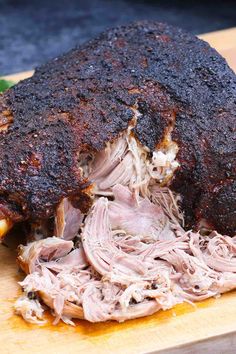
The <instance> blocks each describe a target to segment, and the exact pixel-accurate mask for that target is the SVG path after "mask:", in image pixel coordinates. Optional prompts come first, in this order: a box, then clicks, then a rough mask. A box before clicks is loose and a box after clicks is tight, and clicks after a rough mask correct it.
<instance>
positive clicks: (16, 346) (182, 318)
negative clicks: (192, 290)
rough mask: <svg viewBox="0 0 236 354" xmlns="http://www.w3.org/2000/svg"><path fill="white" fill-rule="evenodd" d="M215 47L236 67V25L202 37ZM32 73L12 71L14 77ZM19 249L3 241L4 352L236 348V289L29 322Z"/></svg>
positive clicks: (173, 353)
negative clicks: (112, 315)
mask: <svg viewBox="0 0 236 354" xmlns="http://www.w3.org/2000/svg"><path fill="white" fill-rule="evenodd" d="M200 37H201V38H203V39H205V40H206V41H208V42H209V43H210V44H211V45H212V46H213V47H215V48H216V49H217V50H218V51H220V52H221V54H222V55H223V56H224V57H225V58H226V59H227V60H228V62H229V64H230V65H231V67H232V68H233V69H234V70H235V71H236V28H234V29H229V30H225V31H220V32H215V33H209V34H206V35H202V36H200ZM30 75H32V72H26V73H20V74H16V75H11V76H8V79H12V80H14V81H18V80H21V79H23V78H26V77H29V76H30ZM15 257H16V255H15V252H14V251H13V250H11V249H8V248H6V247H4V246H3V245H0V268H1V276H0V353H1V354H5V353H10V354H12V353H14V354H18V353H26V354H28V353H30V354H31V353H52V354H54V353H56V354H61V353H63V354H64V353H66V354H72V353H73V354H74V353H91V354H93V353H94V354H95V353H96V354H106V353H112V354H118V353H122V354H130V353H151V352H152V353H159V354H160V353H162V354H164V353H165V354H167V353H168V354H177V353H178V354H179V353H181V354H186V353H189V354H190V353H191V354H194V353H215V354H217V353H227V354H229V353H232V354H233V353H235V352H236V291H235V292H231V293H228V294H225V295H223V296H221V297H220V298H219V299H217V300H216V299H209V300H206V301H204V302H201V303H198V304H196V306H195V307H193V306H191V305H188V304H183V305H178V306H176V307H175V308H174V309H172V310H168V311H161V312H159V313H157V314H155V315H152V316H150V317H146V318H141V319H137V320H131V321H128V322H125V323H121V324H118V323H114V322H109V323H102V324H91V323H88V322H86V321H77V323H76V324H77V326H76V327H71V326H66V325H64V324H63V323H60V324H59V325H57V326H52V325H51V318H50V315H48V324H47V325H45V326H42V327H38V326H35V325H30V324H27V323H25V322H24V321H23V320H22V318H20V317H18V316H16V315H14V313H13V308H12V307H13V303H14V300H15V299H16V297H17V296H18V295H19V294H20V289H19V286H18V285H17V281H20V280H21V279H22V278H23V274H22V273H20V272H19V270H18V267H17V265H16V262H15Z"/></svg>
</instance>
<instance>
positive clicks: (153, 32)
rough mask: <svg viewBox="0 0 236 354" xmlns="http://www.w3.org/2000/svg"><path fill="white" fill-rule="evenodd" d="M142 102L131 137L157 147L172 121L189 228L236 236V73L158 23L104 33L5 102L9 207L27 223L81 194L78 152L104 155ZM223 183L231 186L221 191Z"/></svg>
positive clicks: (1, 105) (0, 182)
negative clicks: (204, 226) (203, 225)
mask: <svg viewBox="0 0 236 354" xmlns="http://www.w3.org/2000/svg"><path fill="white" fill-rule="evenodd" d="M135 105H137V106H138V110H139V112H140V113H141V114H140V115H139V117H138V120H137V124H136V127H135V129H134V133H135V136H136V137H137V138H138V140H139V141H140V142H141V143H142V144H145V145H146V146H148V147H149V148H150V150H154V149H155V148H156V146H158V145H159V144H160V143H161V141H162V139H163V138H164V136H165V132H166V131H167V130H168V127H169V126H170V125H174V128H173V131H172V139H173V140H174V141H175V142H176V143H177V144H178V146H179V152H178V156H177V158H178V161H179V162H180V165H181V167H180V168H179V169H178V171H177V173H176V175H175V178H174V180H173V182H172V186H171V187H172V189H174V190H175V191H177V192H179V193H181V195H182V197H183V208H184V210H185V215H186V218H187V221H188V226H192V225H194V224H195V223H196V222H197V221H198V220H197V219H199V218H207V219H208V220H209V222H211V223H212V224H213V225H214V227H215V228H216V229H218V230H221V231H222V232H223V231H224V230H225V231H227V232H229V233H231V234H233V233H235V231H236V228H235V221H234V220H235V216H234V213H235V209H236V198H232V197H231V196H232V195H234V194H232V191H233V190H234V189H232V188H235V187H232V186H233V185H234V181H235V177H236V176H235V174H236V172H235V170H236V150H235V146H236V144H235V132H236V80H235V75H234V73H233V72H232V70H231V69H230V68H229V67H228V66H227V64H226V62H225V60H224V59H223V58H222V57H221V56H220V55H219V54H218V53H217V52H216V51H215V50H214V49H212V48H210V46H209V45H208V44H207V43H205V42H203V41H201V40H199V39H197V38H196V37H194V36H191V35H189V34H187V33H185V32H184V31H182V30H180V29H176V28H173V27H171V26H168V25H165V24H160V23H155V22H137V23H134V24H131V25H128V26H121V27H118V28H115V29H112V30H110V31H107V32H105V33H103V34H101V35H100V36H99V37H98V38H96V39H94V40H92V41H90V42H88V43H86V44H84V45H83V46H81V47H79V48H76V49H73V50H72V51H70V52H69V53H67V54H65V55H63V56H61V57H59V58H56V59H54V60H52V61H50V62H48V63H47V64H45V65H43V66H42V67H40V68H38V69H37V70H36V72H35V75H34V76H33V77H32V78H30V79H27V80H25V81H22V82H20V83H19V84H18V85H16V86H15V87H13V88H11V89H9V90H8V91H7V92H6V93H5V94H4V95H2V96H1V97H0V121H1V120H4V119H5V118H6V117H5V113H4V112H6V111H7V112H11V115H12V116H11V123H10V125H9V126H8V129H7V130H6V131H4V132H2V133H1V134H2V135H1V141H0V154H1V157H2V164H1V166H0V195H1V196H2V199H3V200H4V204H5V205H10V206H9V208H10V209H12V204H14V205H15V206H14V208H16V209H17V210H20V213H21V215H22V218H28V217H31V218H33V217H48V216H49V215H51V214H52V213H53V212H54V210H55V206H56V205H57V204H58V203H59V202H60V200H61V199H62V198H63V197H64V196H71V197H72V196H73V195H76V194H78V193H79V192H80V190H81V188H82V185H83V183H84V181H83V180H82V177H81V176H80V174H79V171H78V168H77V159H76V156H77V155H78V151H86V150H87V151H89V150H91V151H97V150H101V149H103V148H104V146H105V143H106V142H108V141H110V140H113V139H115V138H116V137H117V136H118V134H119V133H120V132H121V131H123V130H125V129H126V128H127V127H128V125H129V122H130V121H131V120H132V118H133V116H134V112H133V111H132V109H130V107H131V106H135ZM174 121H175V122H174ZM32 156H37V158H36V160H37V161H38V162H35V158H34V157H33V158H32ZM22 161H25V162H26V165H25V166H23V167H22ZM32 161H34V162H35V163H33V162H32ZM23 165H24V163H23ZM226 180H227V183H226V182H225V181H226ZM228 181H229V182H228ZM222 185H227V186H231V187H227V188H224V189H221V190H222V192H221V193H219V192H218V191H219V187H220V186H222ZM206 195H207V196H209V198H210V199H209V200H210V201H211V202H207V200H206V198H204V196H206ZM226 200H227V201H228V202H226V203H225V204H227V203H229V204H227V205H224V203H223V201H226ZM214 205H216V206H217V205H218V206H219V207H216V208H214ZM217 215H218V216H219V217H217ZM233 218H234V219H233ZM226 224H227V225H228V226H226Z"/></svg>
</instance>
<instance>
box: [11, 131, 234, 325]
mask: <svg viewBox="0 0 236 354" xmlns="http://www.w3.org/2000/svg"><path fill="white" fill-rule="evenodd" d="M176 152H177V149H176V147H175V146H174V143H173V142H171V139H170V141H169V145H168V146H167V145H166V147H165V149H159V150H156V151H154V152H153V153H150V152H149V150H148V148H145V147H143V146H141V145H140V143H138V142H137V141H136V139H135V138H134V137H133V135H132V133H131V130H130V129H128V130H127V131H126V132H123V133H122V134H121V135H120V137H119V138H118V139H117V140H115V141H113V142H111V143H108V144H107V146H106V148H105V149H104V150H103V151H101V152H99V153H97V154H93V155H92V154H90V155H83V156H82V158H83V161H82V160H80V161H79V165H80V168H81V170H82V173H83V174H84V176H85V177H86V178H88V179H89V180H91V182H92V183H93V184H92V191H91V195H93V205H92V207H91V208H90V210H89V211H88V212H87V213H86V214H85V215H83V214H82V213H81V212H80V211H79V209H76V208H74V207H73V206H72V204H71V203H70V202H69V201H68V200H67V199H63V200H62V202H61V204H60V205H59V206H58V208H57V211H56V216H55V229H54V230H55V232H54V234H55V236H57V237H55V236H54V237H49V238H42V239H38V240H36V241H34V242H30V243H29V244H28V245H26V246H20V247H19V257H18V261H19V264H20V266H21V268H22V269H23V270H24V271H25V272H26V273H27V274H28V275H27V276H26V278H25V279H24V280H23V281H22V282H21V283H20V285H21V286H22V288H23V290H24V294H23V296H21V297H20V298H19V299H18V300H17V301H16V304H15V309H16V313H18V314H21V315H22V316H23V318H24V319H25V320H26V321H28V322H31V323H37V324H43V323H45V320H44V318H43V312H44V307H45V306H44V305H43V304H46V305H47V306H48V307H50V308H51V309H52V313H53V315H54V316H55V321H54V323H55V324H56V323H57V322H58V321H59V320H62V321H64V322H65V323H67V324H72V325H73V324H74V322H73V321H72V319H73V318H79V319H86V320H88V321H91V322H100V321H107V320H116V321H120V322H121V321H125V320H128V319H132V318H137V317H141V316H147V315H150V314H153V313H154V312H156V311H158V310H161V309H163V310H166V309H170V308H172V307H173V306H174V305H176V304H178V303H182V302H184V301H188V302H193V301H199V300H203V299H206V298H208V297H211V296H218V295H219V294H221V293H223V292H226V291H229V290H231V289H233V288H235V287H236V237H229V236H222V235H220V234H219V233H217V232H216V231H208V233H207V234H205V235H203V234H201V233H200V232H192V231H185V230H184V229H183V226H184V225H183V223H184V218H183V215H182V213H181V212H180V209H179V202H180V197H179V196H178V195H176V194H174V193H173V192H172V191H171V190H170V189H169V188H168V187H167V186H163V184H168V181H169V180H170V178H171V176H172V175H173V173H174V170H175V169H176V168H177V167H178V165H179V164H178V162H177V161H176Z"/></svg>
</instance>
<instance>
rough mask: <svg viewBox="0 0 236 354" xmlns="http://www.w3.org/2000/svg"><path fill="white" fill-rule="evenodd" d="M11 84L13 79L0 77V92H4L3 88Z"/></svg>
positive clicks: (5, 88)
mask: <svg viewBox="0 0 236 354" xmlns="http://www.w3.org/2000/svg"><path fill="white" fill-rule="evenodd" d="M13 85H15V83H14V82H13V81H8V80H3V79H0V92H4V91H5V90H7V89H8V88H9V87H12V86H13Z"/></svg>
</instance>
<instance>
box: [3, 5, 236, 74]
mask: <svg viewBox="0 0 236 354" xmlns="http://www.w3.org/2000/svg"><path fill="white" fill-rule="evenodd" d="M137 19H155V20H158V21H162V22H169V23H171V24H173V25H176V26H180V27H182V28H185V29H186V30H188V31H190V32H192V33H194V34H199V33H205V32H209V31H215V30H219V29H223V28H227V27H233V26H236V1H233V0H232V1H217V0H215V1H212V0H210V1H207V0H205V1H202V0H198V1H192V0H187V1H178V0H177V1H174V0H173V1H169V0H165V1H164V0H162V1H158V0H146V1H144V0H116V1H115V0H87V1H86V0H42V1H40V0H0V75H4V74H9V73H14V72H19V71H23V70H30V69H32V68H35V67H36V66H37V65H39V64H40V63H42V62H45V61H46V60H47V59H48V58H52V57H55V56H57V55H58V54H59V53H62V52H65V51H67V50H68V49H69V48H71V47H73V46H75V45H77V44H80V43H82V42H84V41H85V40H87V39H89V38H91V37H93V36H94V35H95V34H97V33H99V32H101V31H102V30H104V29H106V28H107V27H111V26H116V25H118V24H123V23H127V22H129V21H132V20H137Z"/></svg>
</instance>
